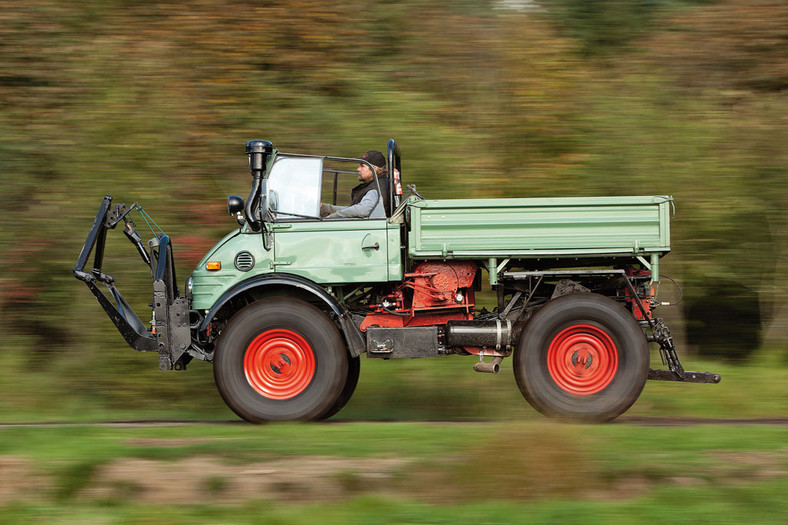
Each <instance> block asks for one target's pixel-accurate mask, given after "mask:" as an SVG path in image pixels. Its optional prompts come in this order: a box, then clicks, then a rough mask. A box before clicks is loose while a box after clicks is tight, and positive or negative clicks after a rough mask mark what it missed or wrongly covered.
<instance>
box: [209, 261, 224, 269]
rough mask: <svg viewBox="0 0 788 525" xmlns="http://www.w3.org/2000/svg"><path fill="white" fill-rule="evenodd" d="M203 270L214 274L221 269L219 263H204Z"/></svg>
mask: <svg viewBox="0 0 788 525" xmlns="http://www.w3.org/2000/svg"><path fill="white" fill-rule="evenodd" d="M205 269H206V270H208V271H209V272H215V271H217V270H221V269H222V263H221V262H219V261H215V262H207V263H205Z"/></svg>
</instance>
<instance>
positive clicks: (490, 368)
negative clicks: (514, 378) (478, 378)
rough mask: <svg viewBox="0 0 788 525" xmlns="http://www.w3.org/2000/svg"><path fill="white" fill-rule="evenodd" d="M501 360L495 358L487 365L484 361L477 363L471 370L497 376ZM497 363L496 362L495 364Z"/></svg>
mask: <svg viewBox="0 0 788 525" xmlns="http://www.w3.org/2000/svg"><path fill="white" fill-rule="evenodd" d="M501 359H502V358H500V357H496V358H495V359H493V360H492V361H491V362H489V363H485V362H484V361H479V362H478V363H476V364H475V365H473V369H474V370H475V371H477V372H484V373H487V374H497V373H498V372H500V371H501ZM496 361H497V362H496Z"/></svg>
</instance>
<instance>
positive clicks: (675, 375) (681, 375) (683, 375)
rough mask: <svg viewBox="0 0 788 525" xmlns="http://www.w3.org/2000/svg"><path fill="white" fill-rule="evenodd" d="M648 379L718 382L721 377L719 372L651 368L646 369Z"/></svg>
mask: <svg viewBox="0 0 788 525" xmlns="http://www.w3.org/2000/svg"><path fill="white" fill-rule="evenodd" d="M648 379H651V380H652V381H683V382H685V383H719V382H720V379H721V377H720V374H713V373H711V372H687V371H682V372H673V371H671V370H654V369H653V368H651V369H649V371H648Z"/></svg>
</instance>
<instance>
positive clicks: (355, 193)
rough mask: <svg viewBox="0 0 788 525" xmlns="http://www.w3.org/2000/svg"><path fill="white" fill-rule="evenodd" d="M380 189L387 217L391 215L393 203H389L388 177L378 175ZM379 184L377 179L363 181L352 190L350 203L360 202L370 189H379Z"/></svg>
mask: <svg viewBox="0 0 788 525" xmlns="http://www.w3.org/2000/svg"><path fill="white" fill-rule="evenodd" d="M378 181H379V182H380V191H381V192H382V193H383V208H384V209H385V210H386V217H389V216H390V215H391V205H390V204H389V179H388V177H378ZM377 189H378V185H377V184H375V179H372V180H371V181H369V182H362V183H361V184H359V185H358V186H356V187H355V188H353V190H351V192H350V205H351V206H353V205H354V204H358V203H359V202H361V199H363V198H364V195H366V194H367V193H368V192H369V191H370V190H377Z"/></svg>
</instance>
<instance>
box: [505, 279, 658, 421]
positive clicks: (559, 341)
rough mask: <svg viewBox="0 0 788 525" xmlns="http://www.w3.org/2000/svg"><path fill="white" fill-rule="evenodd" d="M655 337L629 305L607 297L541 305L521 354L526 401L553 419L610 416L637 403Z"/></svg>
mask: <svg viewBox="0 0 788 525" xmlns="http://www.w3.org/2000/svg"><path fill="white" fill-rule="evenodd" d="M648 367H649V354H648V342H647V341H646V337H645V334H644V332H643V330H642V328H641V327H640V326H639V325H638V323H637V321H635V319H634V318H633V316H632V314H631V313H629V312H628V311H627V310H626V309H624V307H622V306H621V305H620V304H618V303H616V302H615V301H613V300H612V299H609V298H607V297H604V296H602V295H597V294H590V293H583V294H572V295H566V296H563V297H559V298H557V299H554V300H552V301H550V302H548V303H547V304H546V305H545V306H543V307H542V308H541V309H539V310H538V311H537V312H536V313H535V314H534V315H533V317H532V318H531V319H530V320H529V321H528V324H527V325H526V327H525V330H524V331H523V334H522V336H521V337H520V341H519V342H518V344H517V347H516V349H515V354H514V375H515V379H516V380H517V385H518V386H519V387H520V391H521V392H522V394H523V396H524V397H525V399H526V400H527V401H528V402H529V403H530V404H531V406H533V407H534V408H535V409H536V410H538V411H539V412H541V413H542V414H545V415H547V416H551V417H559V418H567V419H573V420H580V421H594V422H599V421H609V420H611V419H614V418H616V417H617V416H619V415H621V414H622V413H624V412H625V411H626V410H627V409H628V408H629V407H630V406H632V404H633V403H634V402H635V401H636V400H637V398H638V396H639V395H640V392H641V391H642V390H643V386H644V385H645V384H646V377H647V376H648Z"/></svg>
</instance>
